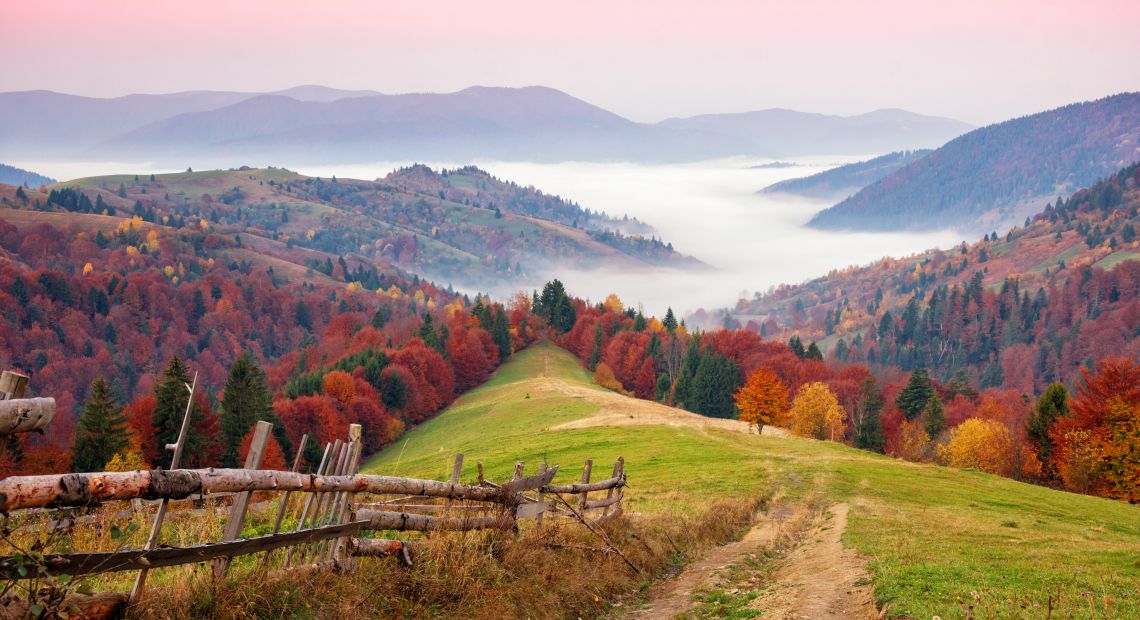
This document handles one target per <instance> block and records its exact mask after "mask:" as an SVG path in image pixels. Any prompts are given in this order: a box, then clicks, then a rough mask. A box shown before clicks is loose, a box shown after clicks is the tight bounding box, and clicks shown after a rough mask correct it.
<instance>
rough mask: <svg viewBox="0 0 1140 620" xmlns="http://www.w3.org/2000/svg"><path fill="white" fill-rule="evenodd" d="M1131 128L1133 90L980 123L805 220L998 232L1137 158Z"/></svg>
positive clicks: (1139, 104)
mask: <svg viewBox="0 0 1140 620" xmlns="http://www.w3.org/2000/svg"><path fill="white" fill-rule="evenodd" d="M1138 128H1140V93H1124V94H1119V95H1113V96H1111V97H1105V98H1103V99H1099V100H1097V101H1091V102H1086V103H1074V104H1071V105H1067V106H1064V107H1061V108H1057V109H1055V110H1049V111H1047V112H1041V113H1038V114H1033V115H1030V116H1024V117H1021V118H1015V119H1012V120H1008V121H1005V122H1002V123H998V124H996V125H990V126H988V127H982V128H980V129H976V130H974V131H971V132H969V133H967V134H965V135H963V136H960V137H958V138H955V139H953V140H951V141H950V142H947V143H946V144H945V145H944V146H942V147H941V148H938V149H936V150H935V151H934V152H932V153H930V154H929V155H928V156H926V157H923V158H921V159H919V160H918V161H915V162H914V163H912V164H910V165H908V166H906V167H905V168H903V169H901V170H899V171H897V172H895V173H893V174H891V175H889V176H887V177H884V178H883V179H881V180H879V181H877V182H875V183H873V184H871V185H869V186H867V187H865V188H863V189H862V190H861V191H859V192H858V193H856V194H855V195H854V196H851V197H849V198H847V199H846V200H843V201H842V202H840V203H839V204H837V205H835V206H833V207H831V208H829V209H825V210H823V211H820V212H819V213H817V214H816V215H815V216H814V217H813V218H812V220H811V222H810V225H812V226H817V227H820V228H830V229H852V230H907V229H925V230H934V229H939V228H946V227H952V228H956V229H960V230H964V231H969V232H971V233H975V232H978V233H980V232H985V231H987V230H990V229H999V228H1000V229H1004V228H1005V227H1006V226H1008V225H1009V224H1012V223H1017V222H1019V221H1020V218H1021V217H1022V216H1024V215H1025V214H1026V213H1029V212H1032V213H1036V212H1037V211H1039V210H1040V206H1041V205H1043V204H1044V203H1045V201H1046V200H1049V199H1050V198H1052V196H1053V195H1054V194H1055V193H1056V192H1057V191H1058V189H1057V188H1065V189H1066V190H1067V191H1074V190H1076V189H1079V188H1081V187H1087V186H1089V185H1091V184H1093V183H1095V182H1096V181H1097V179H1100V178H1103V177H1105V176H1107V175H1110V174H1112V173H1113V172H1115V171H1116V170H1117V169H1119V168H1120V167H1121V165H1122V164H1126V163H1130V162H1133V161H1136V159H1137V152H1136V143H1137V139H1138V138H1140V129H1138ZM1018 213H1020V216H1019V215H1017V214H1018ZM1015 218H1016V219H1015Z"/></svg>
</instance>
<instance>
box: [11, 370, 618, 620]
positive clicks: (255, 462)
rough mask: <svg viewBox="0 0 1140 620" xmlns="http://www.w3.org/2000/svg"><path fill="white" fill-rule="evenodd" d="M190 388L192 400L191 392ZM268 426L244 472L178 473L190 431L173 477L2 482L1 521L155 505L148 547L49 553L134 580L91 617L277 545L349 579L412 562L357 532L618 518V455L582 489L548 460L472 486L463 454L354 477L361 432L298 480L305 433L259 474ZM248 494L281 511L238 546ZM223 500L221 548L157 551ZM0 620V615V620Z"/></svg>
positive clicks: (62, 561) (259, 433) (90, 602)
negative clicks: (447, 469) (293, 453)
mask: <svg viewBox="0 0 1140 620" xmlns="http://www.w3.org/2000/svg"><path fill="white" fill-rule="evenodd" d="M187 387H188V388H189V389H190V390H191V393H192V392H193V390H194V387H192V386H187ZM185 419H186V420H188V415H187V416H186V418H185ZM271 428H272V425H270V424H269V423H267V422H259V423H258V426H257V428H256V430H255V433H254V437H253V441H252V443H251V447H250V451H249V457H248V458H247V460H246V462H245V463H244V465H245V467H244V468H243V469H213V468H211V469H178V468H177V464H178V460H179V458H180V456H181V447H182V444H183V443H184V436H185V433H183V436H182V437H180V440H179V443H178V444H172V445H171V446H168V449H171V450H172V451H173V452H174V459H173V462H174V467H173V468H172V469H170V470H161V469H156V470H152V471H133V472H97V473H73V474H58V475H43V476H13V477H9V478H6V479H3V480H0V512H2V513H3V514H4V515H8V514H10V513H12V512H13V511H27V510H53V509H72V508H91V507H96V506H100V505H102V504H104V503H106V502H123V501H134V503H135V504H136V505H137V504H138V503H139V501H138V500H158V501H159V507H158V511H157V512H156V514H155V521H154V526H153V528H152V531H151V533H150V538H149V539H148V541H147V544H146V546H145V547H144V548H142V549H121V550H117V551H109V552H87V553H81V552H75V553H58V554H49V555H46V556H44V557H43V560H42V562H40V563H39V566H37V567H36V570H35V571H32V572H33V573H38V574H39V575H40V576H43V575H90V574H98V573H108V572H114V571H134V570H137V571H139V576H138V578H137V580H136V582H135V587H134V589H133V590H132V592H131V594H130V595H129V596H128V595H126V594H104V595H100V596H97V597H79V596H76V597H74V598H75V602H76V604H77V605H79V606H81V607H84V609H83V610H82V611H83V612H84V613H85V614H88V615H92V616H99V615H114V614H117V613H120V612H121V610H122V608H123V607H124V606H125V605H126V604H127V603H128V601H135V600H137V599H138V597H139V596H140V595H141V593H142V590H143V585H144V582H145V579H146V572H147V571H148V570H149V569H152V568H158V567H166V566H177V565H181V564H192V563H199V562H207V561H209V562H212V565H213V572H214V575H215V576H217V577H220V576H222V575H224V574H225V572H226V570H227V569H228V567H229V563H230V561H231V559H232V558H234V557H236V556H241V555H248V554H253V553H262V552H264V553H265V554H266V555H265V557H264V558H263V560H262V563H263V564H266V563H267V562H268V561H269V557H270V554H272V553H273V552H274V550H276V549H282V548H285V549H287V555H286V556H285V558H284V560H283V561H282V560H280V559H279V560H278V561H277V562H276V564H277V565H279V566H280V567H282V568H290V567H296V566H313V565H331V566H334V567H336V568H337V569H338V570H349V569H352V568H354V567H355V564H356V562H355V558H357V557H365V556H372V557H375V556H392V555H394V556H397V557H400V558H402V559H403V561H405V562H407V563H409V564H410V562H411V557H412V556H411V554H410V553H409V548H410V547H409V544H408V543H405V542H402V541H398V540H387V539H378V538H376V539H374V538H365V537H360V536H358V535H359V534H360V533H361V532H362V531H365V530H367V531H370V532H377V531H418V532H428V531H467V530H476V529H506V530H511V529H516V530H517V528H518V526H519V522H520V521H522V520H533V521H535V523H536V526H537V527H543V524H544V520H549V519H573V520H574V521H576V522H578V523H581V524H582V525H584V526H586V527H589V528H590V529H591V530H594V531H595V532H598V530H597V526H598V525H600V524H602V523H605V522H607V521H610V520H612V519H614V518H616V517H618V516H620V515H621V514H622V498H623V496H624V487H625V470H624V462H623V460H622V459H621V458H619V459H618V460H617V462H616V463H615V464H614V466H613V471H612V473H611V475H610V476H609V477H608V478H605V479H602V480H592V479H591V476H592V470H593V463H592V462H591V461H589V460H587V461H586V462H585V466H584V467H583V471H582V476H581V479H580V482H577V483H574V484H553V480H554V477H555V475H556V474H557V473H558V471H559V468H558V467H557V466H554V467H548V466H547V465H546V464H545V463H543V464H541V465H539V467H538V468H537V471H536V472H534V473H532V474H531V475H526V472H525V471H524V464H523V462H522V461H519V462H518V463H516V465H515V470H514V475H513V476H512V477H511V479H510V480H506V481H502V482H499V483H494V482H491V481H488V480H486V479H484V477H483V465H482V463H477V464H476V472H477V475H476V479H475V481H474V482H470V483H465V482H461V480H460V478H461V475H462V471H463V459H464V456H463V455H462V454H459V455H456V457H455V462H454V466H453V468H452V471H451V477H450V479H449V480H447V481H438V480H421V479H416V478H402V477H395V476H379V475H367V474H360V473H358V470H359V466H360V460H361V456H362V454H361V448H362V442H361V429H360V426H359V425H352V426H351V427H350V432H349V437H348V438H347V439H345V440H337V441H335V442H330V443H328V444H326V445H325V447H324V451H323V457H322V459H321V462H320V465H319V466H318V468H317V470H316V471H315V472H313V473H301V472H299V471H298V470H299V465H300V454H301V452H302V451H303V449H304V445H305V443H306V442H307V441H308V440H309V438H308V436H305V437H303V438H302V442H301V446H299V447H298V457H297V459H296V460H295V462H294V463H293V467H292V470H291V471H271V470H260V469H258V467H260V465H261V458H262V455H263V454H264V447H265V445H266V441H267V439H268V437H269V435H270V431H271ZM253 493H259V494H264V493H274V494H281V495H282V497H281V502H280V507H279V509H278V512H277V515H276V520H275V523H274V525H273V528H272V531H271V532H270V533H269V534H266V535H263V536H256V537H253V538H246V539H241V538H239V534H240V532H241V530H242V526H243V524H244V522H245V513H246V511H247V508H248V506H249V502H250V500H251V498H252V495H251V494H253ZM297 493H300V494H304V500H303V501H302V502H300V505H299V506H296V505H295V504H297V503H298V502H292V503H291V502H290V501H289V499H290V497H291V496H292V495H293V494H297ZM602 493H604V497H603V496H601V494H602ZM220 496H226V497H229V498H231V499H232V504H231V506H230V508H229V516H228V518H227V520H226V522H225V527H224V532H223V536H222V540H220V541H217V542H208V543H204V544H198V545H192V546H184V547H170V546H165V545H163V546H159V543H160V542H161V530H162V524H163V520H164V517H165V515H166V511H167V506H168V504H169V503H170V502H172V501H178V500H197V501H203V500H210V499H211V498H217V497H220ZM364 499H367V500H368V501H363V500H364ZM290 510H293V511H294V517H295V523H296V527H295V528H293V529H292V531H287V532H282V531H281V526H282V524H283V523H284V522H285V517H287V516H288V513H289V511H290ZM290 522H294V520H293V519H290ZM601 535H603V536H604V534H601ZM21 562H26V559H24V558H21V557H20V556H16V555H13V556H4V557H0V575H4V576H6V577H7V578H8V579H13V578H18V577H20V574H19V565H20V563H21ZM28 576H29V577H34V576H36V575H34V574H30V575H28ZM3 615H4V611H3V610H0V617H2V616H3Z"/></svg>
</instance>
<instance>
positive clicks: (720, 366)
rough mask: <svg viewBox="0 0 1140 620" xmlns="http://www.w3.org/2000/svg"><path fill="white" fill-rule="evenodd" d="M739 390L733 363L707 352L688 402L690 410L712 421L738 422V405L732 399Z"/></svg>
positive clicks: (738, 371)
mask: <svg viewBox="0 0 1140 620" xmlns="http://www.w3.org/2000/svg"><path fill="white" fill-rule="evenodd" d="M738 387H740V370H739V369H738V368H737V367H736V364H734V363H733V362H732V361H731V360H729V359H728V358H726V357H724V356H722V355H720V354H719V353H717V352H716V351H713V350H712V349H706V350H705V352H704V355H702V356H701V363H700V364H699V365H698V366H697V372H696V373H695V374H694V375H693V385H692V388H690V394H689V398H688V401H687V403H686V404H687V405H688V409H689V410H690V411H693V412H695V413H699V414H701V415H706V416H709V417H711V418H735V417H736V416H737V413H738V412H737V409H736V401H734V400H733V398H732V395H733V394H734V393H735V392H736V390H737V388H738Z"/></svg>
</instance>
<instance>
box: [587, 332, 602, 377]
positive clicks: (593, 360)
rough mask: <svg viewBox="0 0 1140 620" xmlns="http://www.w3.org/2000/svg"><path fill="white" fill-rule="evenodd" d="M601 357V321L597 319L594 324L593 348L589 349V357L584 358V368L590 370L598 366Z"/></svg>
mask: <svg viewBox="0 0 1140 620" xmlns="http://www.w3.org/2000/svg"><path fill="white" fill-rule="evenodd" d="M601 359H602V322H601V321H598V322H597V323H596V324H595V325H594V350H593V351H590V359H588V360H586V368H589V369H590V372H594V369H596V368H597V367H598V362H599V361H601Z"/></svg>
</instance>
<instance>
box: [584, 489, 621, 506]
mask: <svg viewBox="0 0 1140 620" xmlns="http://www.w3.org/2000/svg"><path fill="white" fill-rule="evenodd" d="M622 495H623V492H622V491H621V490H620V489H619V490H618V492H617V493H616V494H614V495H611V496H609V497H607V498H605V499H589V500H586V503H585V505H583V506H582V508H583V509H585V510H592V509H594V508H607V507H609V506H613V505H614V504H616V503H618V502H620V501H621V498H622Z"/></svg>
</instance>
